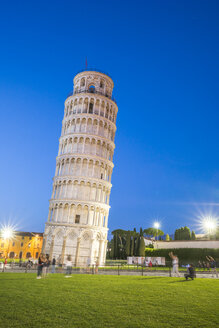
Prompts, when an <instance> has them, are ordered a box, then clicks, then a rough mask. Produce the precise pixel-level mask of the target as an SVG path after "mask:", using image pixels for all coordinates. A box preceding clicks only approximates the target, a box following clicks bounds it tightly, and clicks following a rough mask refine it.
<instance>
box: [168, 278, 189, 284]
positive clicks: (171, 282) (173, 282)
mask: <svg viewBox="0 0 219 328" xmlns="http://www.w3.org/2000/svg"><path fill="white" fill-rule="evenodd" d="M189 281H190V282H191V281H193V280H186V279H183V280H176V281H170V282H169V284H175V283H178V282H186V283H188V282H189Z"/></svg>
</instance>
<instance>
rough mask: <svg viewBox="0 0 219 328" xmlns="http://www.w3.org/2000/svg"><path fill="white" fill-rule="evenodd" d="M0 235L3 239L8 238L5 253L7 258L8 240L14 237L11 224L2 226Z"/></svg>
mask: <svg viewBox="0 0 219 328" xmlns="http://www.w3.org/2000/svg"><path fill="white" fill-rule="evenodd" d="M1 236H2V238H3V239H5V240H8V250H7V254H6V258H7V257H8V252H9V245H10V240H11V239H12V238H13V237H14V230H13V228H12V227H11V226H3V228H2V229H1Z"/></svg>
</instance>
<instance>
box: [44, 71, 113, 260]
mask: <svg viewBox="0 0 219 328" xmlns="http://www.w3.org/2000/svg"><path fill="white" fill-rule="evenodd" d="M73 82H74V89H73V92H72V93H71V94H70V95H69V96H68V97H67V99H66V101H65V109H64V118H63V121H62V133H61V137H60V139H59V152H58V156H57V158H56V172H55V177H54V179H53V191H52V197H51V199H50V205H49V215H48V220H47V222H46V227H45V233H44V244H43V251H44V252H45V253H48V254H49V255H50V258H52V257H55V258H56V259H59V260H60V262H61V263H64V262H65V260H66V257H67V256H68V255H71V258H72V260H73V263H74V264H75V265H86V264H87V263H88V262H89V263H91V264H93V263H94V262H95V261H96V260H98V262H99V263H100V265H101V264H103V263H104V262H105V258H106V247H107V231H108V228H107V226H108V215H109V208H110V206H109V197H110V191H111V187H112V185H111V176H112V171H113V153H114V148H115V144H114V138H115V132H116V116H117V111H118V107H117V105H116V103H115V101H114V99H113V97H112V91H113V86H114V83H113V81H112V79H111V78H110V77H109V76H108V75H106V74H104V73H100V72H98V71H88V70H86V71H83V72H80V73H78V74H77V75H76V76H75V78H74V80H73Z"/></svg>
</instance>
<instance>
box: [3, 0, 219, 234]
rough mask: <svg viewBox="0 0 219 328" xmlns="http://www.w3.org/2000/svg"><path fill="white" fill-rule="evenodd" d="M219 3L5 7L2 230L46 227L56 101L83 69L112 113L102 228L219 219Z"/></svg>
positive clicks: (59, 105)
mask: <svg viewBox="0 0 219 328" xmlns="http://www.w3.org/2000/svg"><path fill="white" fill-rule="evenodd" d="M218 17H219V2H218V1H207V0H205V1H202V0H198V1H189V0H188V1H175V0H173V1H169V0H166V1H163V0H160V1H157V0H154V1H138V0H137V1H114V0H111V1H103V0H102V1H96V0H95V1H86V0H84V1H54V0H53V1H3V2H1V10H0V31H1V32H0V50H1V51H0V122H1V129H0V140H1V161H0V173H1V188H0V222H1V223H7V222H11V223H13V224H17V229H19V230H23V231H43V230H44V224H45V221H46V219H47V215H48V207H49V199H50V197H51V192H52V178H53V176H54V173H55V163H56V161H55V159H56V156H57V152H58V139H59V137H60V133H61V123H62V118H63V113H64V101H65V99H66V96H67V94H68V93H69V92H70V91H71V90H72V87H73V83H72V80H73V77H74V75H75V74H76V73H77V72H78V71H80V70H81V69H83V68H84V67H85V58H86V57H87V60H88V68H91V69H92V68H97V69H99V70H103V71H105V72H108V73H109V74H110V76H112V78H113V80H114V83H115V88H114V96H115V98H116V100H117V104H118V107H119V112H118V116H117V132H116V138H115V143H116V149H115V155H114V163H115V168H114V171H113V177H112V184H113V187H112V192H111V198H110V205H111V209H110V215H109V229H110V231H112V230H114V229H117V228H121V229H133V228H134V227H136V228H137V229H139V227H140V226H142V227H143V228H146V227H149V226H151V225H152V224H153V222H154V220H158V221H160V222H161V224H162V229H163V230H164V232H165V233H167V232H168V233H170V234H171V233H173V232H174V230H175V229H176V228H178V227H181V226H185V225H188V226H189V227H191V228H193V229H195V230H196V232H198V229H197V223H196V221H197V219H198V217H199V216H200V215H202V214H205V215H206V214H209V213H211V214H212V215H216V216H217V215H219V207H218V205H219V151H218V148H219V147H218V144H219V128H218V126H219V97H218V90H219V61H218V58H219V42H218V41H219V22H218Z"/></svg>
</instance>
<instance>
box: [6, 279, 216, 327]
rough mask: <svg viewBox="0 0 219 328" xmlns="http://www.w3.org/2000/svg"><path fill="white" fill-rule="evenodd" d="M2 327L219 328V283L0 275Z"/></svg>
mask: <svg viewBox="0 0 219 328" xmlns="http://www.w3.org/2000/svg"><path fill="white" fill-rule="evenodd" d="M0 313H1V319H0V327H2V328H3V327H4V328H9V327H10V328H16V327H22V328H29V327H33V328H35V327H36V328H38V327H47V328H49V327H54V328H57V327H59V328H65V327H68V328H71V327H77V328H84V327H86V328H89V327H95V328H97V327H101V328H106V327H118V328H122V327H130V328H135V327H149V328H150V327H156V328H160V327H176V328H180V327H189V328H192V327H194V328H201V327H206V328H207V327H208V328H211V327H219V314H218V313H219V279H196V280H194V281H188V282H186V281H184V279H183V278H166V277H137V276H104V275H79V274H78V275H73V276H72V277H71V278H69V279H66V278H64V276H63V275H60V274H54V275H50V276H49V277H48V278H46V279H41V280H37V279H36V275H35V274H32V273H30V274H28V273H27V274H22V273H1V274H0Z"/></svg>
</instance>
